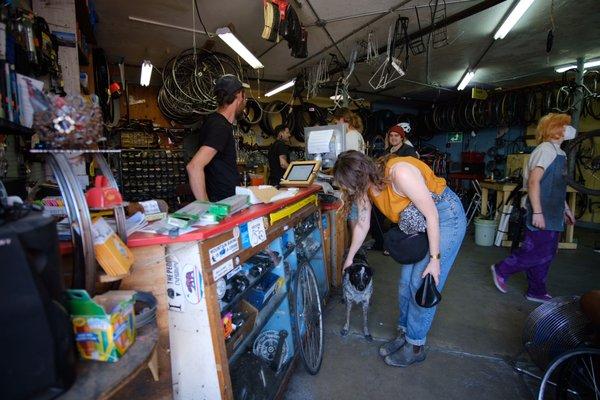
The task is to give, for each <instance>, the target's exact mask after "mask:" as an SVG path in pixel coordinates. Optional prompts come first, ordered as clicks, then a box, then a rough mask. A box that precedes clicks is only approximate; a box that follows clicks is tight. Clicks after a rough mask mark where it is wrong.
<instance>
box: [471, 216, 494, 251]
mask: <svg viewBox="0 0 600 400" xmlns="http://www.w3.org/2000/svg"><path fill="white" fill-rule="evenodd" d="M496 229H498V221H496V220H493V219H482V218H475V244H476V245H478V246H491V245H493V244H494V238H495V236H496Z"/></svg>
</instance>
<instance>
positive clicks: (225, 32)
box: [217, 28, 264, 69]
mask: <svg viewBox="0 0 600 400" xmlns="http://www.w3.org/2000/svg"><path fill="white" fill-rule="evenodd" d="M217 35H219V37H220V38H221V40H223V41H224V42H225V43H226V44H227V45H228V46H229V47H231V49H232V50H233V51H235V52H236V53H238V54H239V55H240V57H242V58H243V59H244V60H245V61H246V62H247V63H248V64H250V66H251V67H252V68H254V69H258V68H263V67H264V65H262V63H261V62H260V61H258V58H256V57H254V54H252V53H251V52H250V50H248V49H247V48H246V46H244V45H243V44H242V42H240V41H239V40H238V38H236V37H235V35H234V34H233V33H232V32H231V30H229V28H219V29H217Z"/></svg>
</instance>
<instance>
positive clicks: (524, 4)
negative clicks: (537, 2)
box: [494, 0, 534, 39]
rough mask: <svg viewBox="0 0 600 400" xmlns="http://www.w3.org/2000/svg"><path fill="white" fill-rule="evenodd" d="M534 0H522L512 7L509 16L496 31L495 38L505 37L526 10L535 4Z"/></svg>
mask: <svg viewBox="0 0 600 400" xmlns="http://www.w3.org/2000/svg"><path fill="white" fill-rule="evenodd" d="M533 2H534V0H520V1H519V3H518V4H517V5H516V6H515V8H513V9H512V11H511V12H510V14H508V17H506V19H505V20H504V22H503V23H502V25H501V26H500V28H499V29H498V30H497V31H496V34H495V35H494V39H504V37H505V36H506V35H507V34H508V32H510V30H511V29H512V28H513V27H514V26H515V24H516V23H517V22H518V21H519V20H520V19H521V17H522V16H523V14H525V11H527V9H528V8H529V6H531V5H532V4H533Z"/></svg>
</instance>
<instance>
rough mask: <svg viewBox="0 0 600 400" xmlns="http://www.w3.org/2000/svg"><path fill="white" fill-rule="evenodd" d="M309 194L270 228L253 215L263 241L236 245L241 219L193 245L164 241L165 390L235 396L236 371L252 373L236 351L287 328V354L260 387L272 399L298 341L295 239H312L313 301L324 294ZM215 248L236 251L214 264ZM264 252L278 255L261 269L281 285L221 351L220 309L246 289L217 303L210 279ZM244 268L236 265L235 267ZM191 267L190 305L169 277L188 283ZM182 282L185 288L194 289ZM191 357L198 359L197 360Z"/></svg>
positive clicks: (184, 395)
mask: <svg viewBox="0 0 600 400" xmlns="http://www.w3.org/2000/svg"><path fill="white" fill-rule="evenodd" d="M313 196H314V195H313ZM314 198H315V200H314V201H313V202H309V203H305V204H306V205H304V206H303V207H302V208H300V209H299V210H298V211H295V212H292V213H291V214H290V215H288V216H287V217H284V218H282V219H279V220H277V221H276V222H274V223H273V224H272V225H270V226H269V225H267V224H265V222H266V220H267V216H264V217H261V219H262V223H263V224H265V233H266V238H265V239H264V241H263V242H261V243H260V244H257V245H255V246H254V247H251V246H250V247H248V246H244V244H243V243H244V240H243V238H242V236H243V232H244V227H243V225H244V224H242V226H240V227H236V228H234V229H233V230H231V231H227V232H225V233H223V234H220V235H217V236H215V237H211V238H208V239H206V240H203V241H200V242H198V244H197V246H194V247H191V246H190V243H185V242H183V243H175V244H168V245H167V248H166V253H167V259H168V260H169V261H168V262H167V264H168V267H167V269H168V272H167V288H168V289H173V290H174V291H173V290H172V291H171V297H170V298H169V300H168V308H169V313H168V314H169V315H168V316H169V340H170V349H171V365H172V374H173V381H174V382H177V383H176V384H174V387H173V389H174V390H173V395H174V398H175V399H176V400H180V399H195V398H211V399H212V398H214V399H233V398H236V393H238V391H239V390H240V389H241V387H235V386H233V385H232V383H235V382H243V381H244V379H239V377H240V375H239V374H242V375H243V374H252V373H253V372H256V370H248V369H247V368H245V367H244V365H245V364H240V362H241V361H242V360H247V357H248V356H246V355H244V353H246V352H251V351H252V348H253V345H254V343H255V342H256V341H257V340H267V339H268V338H269V335H272V334H273V333H274V332H280V331H281V330H285V331H287V333H288V335H287V337H286V338H285V346H284V348H287V352H286V353H284V356H283V357H284V358H283V361H282V368H281V369H280V371H279V373H278V374H277V375H276V376H275V378H274V381H272V382H270V383H269V384H270V385H271V386H272V387H270V389H269V390H268V392H269V395H268V396H267V397H266V398H268V399H269V398H273V397H274V396H275V395H276V394H277V393H279V392H280V391H281V390H282V387H281V385H282V384H283V382H285V381H286V380H287V379H288V378H289V376H290V374H291V372H292V369H293V367H294V365H295V362H294V361H295V360H296V359H297V357H298V356H299V354H300V351H299V346H298V343H299V340H300V338H298V337H296V330H295V329H293V325H292V324H293V323H294V321H295V316H294V314H293V313H294V308H295V307H294V306H293V305H294V304H295V303H294V301H295V293H294V290H295V282H296V280H297V272H298V263H299V257H298V254H297V252H298V250H299V248H300V247H299V240H302V241H305V240H314V241H315V242H316V244H317V246H316V247H315V248H314V249H313V250H312V251H311V254H309V257H310V258H309V260H308V261H307V262H308V264H309V265H310V266H311V267H312V269H313V271H314V273H315V275H316V277H317V285H318V289H319V298H320V299H321V301H324V299H325V298H326V296H327V295H328V291H329V282H328V278H327V267H326V261H325V257H324V255H323V238H322V231H321V229H320V228H321V225H320V224H321V214H320V211H319V209H318V207H317V204H316V196H315V197H314ZM290 207H292V206H290ZM309 219H310V220H312V221H313V222H312V227H311V228H310V229H306V224H305V222H306V221H307V220H309ZM297 226H300V229H299V230H300V231H301V233H300V234H299V235H298V234H296V232H295V230H296V227H297ZM241 232H242V233H241ZM309 238H310V239H309ZM223 246H231V247H228V248H233V249H236V250H235V251H230V252H226V254H227V256H226V257H223V258H222V259H219V260H218V261H216V262H214V258H211V254H213V255H214V254H215V251H216V250H219V251H220V249H222V248H223ZM313 247H314V245H313ZM265 249H269V250H271V251H274V252H277V253H278V254H279V255H281V257H280V258H279V263H278V264H277V265H275V266H273V267H272V268H268V269H267V271H268V272H269V273H273V274H275V275H277V276H278V277H279V280H283V282H282V283H281V286H279V287H278V289H277V292H276V294H275V295H273V296H272V297H271V298H270V299H269V300H268V301H267V303H266V304H263V306H262V308H261V309H260V310H259V311H258V314H257V315H256V318H255V320H254V325H253V326H252V327H251V329H249V330H248V331H247V332H245V333H244V336H243V337H242V338H241V339H240V340H239V343H236V344H235V347H233V348H231V349H230V353H229V354H228V353H227V350H226V341H225V337H224V331H223V323H222V321H221V318H222V315H223V314H224V312H225V311H226V310H229V309H232V308H233V307H235V305H234V304H233V303H236V302H239V301H241V300H242V299H243V298H245V297H246V293H247V291H246V292H244V293H241V294H238V295H237V296H236V297H234V298H233V299H232V301H231V302H230V304H228V305H227V306H226V307H223V308H222V307H221V302H220V301H219V299H218V297H217V292H216V280H215V277H216V278H217V280H218V279H220V277H222V276H224V275H226V274H227V273H228V272H230V271H234V270H236V268H237V266H243V264H244V263H246V262H247V261H248V260H249V259H251V258H252V257H253V256H254V255H256V254H257V253H258V252H260V251H262V250H265ZM227 266H229V267H227ZM246 269H247V268H244V267H242V270H246ZM169 271H171V272H169ZM173 271H178V272H173ZM186 271H187V272H186ZM193 271H198V273H199V279H200V280H201V286H202V294H201V295H200V300H199V302H197V303H196V301H197V297H195V295H193V296H192V295H190V296H191V297H193V299H194V300H193V301H192V302H191V303H193V304H190V302H186V301H184V299H186V298H187V297H186V296H187V295H186V293H185V292H186V289H185V288H184V289H183V294H182V295H178V293H177V288H178V286H177V284H176V282H177V279H179V280H188V282H192V280H191V278H190V277H193V276H194V275H193ZM217 271H218V272H217ZM267 271H265V273H264V274H266V273H267ZM238 273H240V272H238ZM184 276H185V278H184ZM177 277H179V278H177ZM231 278H233V277H230V279H231ZM259 279H260V278H259ZM257 282H258V280H251V282H250V286H252V285H255V284H256V283H257ZM192 283H195V282H192ZM179 287H181V285H180V286H179ZM190 287H192V292H193V287H195V286H193V285H192V286H190ZM199 327H202V329H199ZM240 329H241V328H240ZM269 331H273V332H269ZM271 354H272V353H271ZM199 360H202V362H201V363H199ZM231 374H233V376H232V375H231ZM239 385H241V384H239Z"/></svg>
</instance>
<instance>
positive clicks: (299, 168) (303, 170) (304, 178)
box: [279, 160, 321, 187]
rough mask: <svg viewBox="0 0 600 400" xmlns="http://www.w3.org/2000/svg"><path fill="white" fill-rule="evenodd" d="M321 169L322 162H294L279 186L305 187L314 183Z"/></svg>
mask: <svg viewBox="0 0 600 400" xmlns="http://www.w3.org/2000/svg"><path fill="white" fill-rule="evenodd" d="M320 168H321V161H317V160H311V161H292V162H291V163H290V165H288V167H287V170H286V171H285V174H283V178H281V181H280V182H279V184H280V185H281V186H291V187H304V186H310V185H312V183H313V182H314V180H315V178H316V176H317V172H319V169H320Z"/></svg>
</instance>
